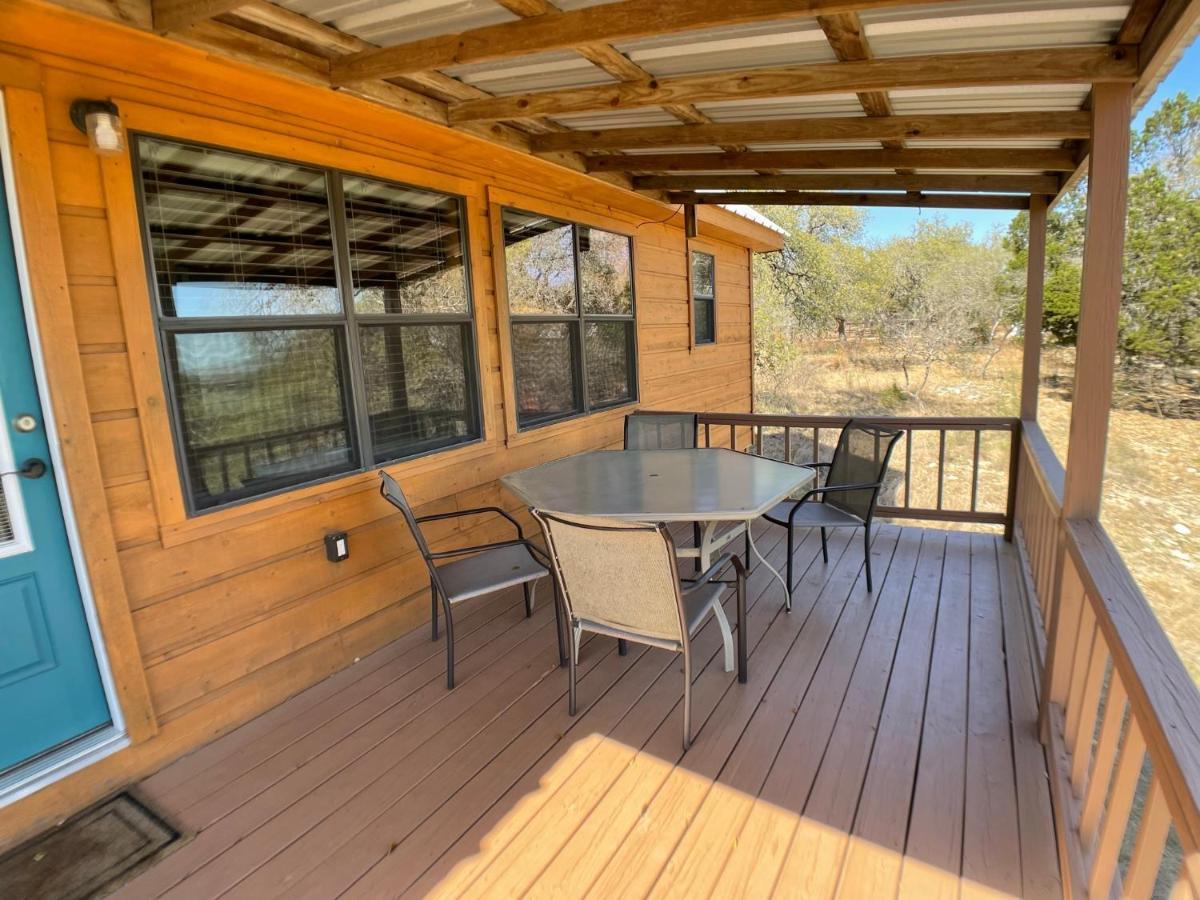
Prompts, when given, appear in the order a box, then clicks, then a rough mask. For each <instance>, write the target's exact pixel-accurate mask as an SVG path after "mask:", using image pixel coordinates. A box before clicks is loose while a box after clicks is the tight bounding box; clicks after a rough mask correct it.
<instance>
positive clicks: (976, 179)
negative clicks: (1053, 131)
mask: <svg viewBox="0 0 1200 900" xmlns="http://www.w3.org/2000/svg"><path fill="white" fill-rule="evenodd" d="M1058 185H1059V176H1057V175H957V174H952V175H944V174H941V173H930V174H915V175H879V174H874V173H868V172H839V173H836V174H834V173H830V172H815V173H812V174H808V175H700V176H695V175H643V176H641V177H639V178H635V179H633V186H634V187H635V188H637V189H638V190H658V191H836V190H843V191H991V192H994V193H1014V194H1053V193H1055V192H1056V191H1057V190H1058Z"/></svg>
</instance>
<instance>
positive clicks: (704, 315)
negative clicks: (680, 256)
mask: <svg viewBox="0 0 1200 900" xmlns="http://www.w3.org/2000/svg"><path fill="white" fill-rule="evenodd" d="M692 320H693V322H694V323H695V326H696V343H697V344H711V343H714V342H715V341H716V339H717V262H716V260H715V259H713V255H712V254H711V253H701V252H700V251H699V250H693V251H692Z"/></svg>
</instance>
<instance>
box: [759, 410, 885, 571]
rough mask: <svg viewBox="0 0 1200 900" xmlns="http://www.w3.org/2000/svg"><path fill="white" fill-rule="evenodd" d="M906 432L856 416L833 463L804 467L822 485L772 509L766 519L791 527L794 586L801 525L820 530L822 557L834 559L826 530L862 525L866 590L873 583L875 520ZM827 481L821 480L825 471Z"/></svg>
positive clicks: (789, 539) (789, 561)
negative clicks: (886, 477) (797, 534)
mask: <svg viewBox="0 0 1200 900" xmlns="http://www.w3.org/2000/svg"><path fill="white" fill-rule="evenodd" d="M903 435H904V432H903V431H901V430H897V429H888V428H880V427H879V426H876V425H871V424H869V423H867V422H862V421H860V420H858V419H851V420H850V421H849V422H847V423H846V427H845V428H843V429H842V433H841V435H840V436H839V437H838V442H837V447H835V448H834V451H833V458H832V459H830V461H829V462H817V463H804V464H803V467H804V468H808V469H816V470H817V482H818V485H820V486H818V487H815V488H813V489H812V490H810V491H808V492H807V493H805V494H804V496H802V497H800V498H799V499H798V500H784V501H783V502H782V503H778V504H776V505H775V506H774V507H772V508H771V509H770V510H769V511H768V512H767V514H766V515H765V516H763V518H765V519H766V520H767V521H768V522H772V523H774V524H776V525H782V526H783V527H784V528H786V529H787V583H788V590H789V591H790V590H791V589H792V586H793V584H792V547H793V535H794V534H795V531H796V529H797V528H820V529H821V556H822V558H823V559H824V560H825V562H826V563H828V562H829V545H828V544H827V543H826V531H827V529H830V528H861V529H862V530H863V553H864V556H865V557H866V570H867V590H868V591H870V590H874V586H873V585H872V583H871V519H872V518H873V517H874V515H875V505H876V502H877V501H878V499H879V489H880V488H881V487H883V477H884V475H886V474H887V468H888V461H889V460H890V459H891V456H892V448H893V447H895V446H896V442H897V441H898V440H900V438H901V437H902V436H903ZM822 471H824V472H825V483H824V484H823V485H822V484H820V473H821V472H822Z"/></svg>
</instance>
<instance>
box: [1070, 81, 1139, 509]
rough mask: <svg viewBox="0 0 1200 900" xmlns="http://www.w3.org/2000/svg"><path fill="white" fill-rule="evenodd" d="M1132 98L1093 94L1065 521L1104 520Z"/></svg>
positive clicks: (1110, 89) (1127, 88)
mask: <svg viewBox="0 0 1200 900" xmlns="http://www.w3.org/2000/svg"><path fill="white" fill-rule="evenodd" d="M1132 96H1133V88H1132V86H1131V85H1129V84H1096V85H1093V87H1092V149H1091V157H1090V162H1089V165H1088V195H1087V229H1086V231H1085V233H1084V242H1083V284H1082V288H1081V290H1080V297H1079V332H1078V336H1077V339H1076V342H1075V389H1074V397H1073V399H1072V403H1071V433H1070V443H1069V444H1068V448H1067V469H1066V480H1065V482H1064V487H1063V518H1064V519H1095V518H1097V517H1098V516H1099V515H1100V497H1101V485H1102V482H1103V479H1104V454H1105V450H1106V447H1107V439H1108V414H1109V408H1110V407H1111V405H1112V385H1113V358H1114V356H1115V355H1116V351H1117V315H1118V312H1119V310H1120V306H1121V264H1122V258H1123V255H1124V251H1125V212H1126V195H1127V193H1128V183H1129V125H1130V118H1131V109H1132Z"/></svg>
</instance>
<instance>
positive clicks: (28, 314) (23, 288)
mask: <svg viewBox="0 0 1200 900" xmlns="http://www.w3.org/2000/svg"><path fill="white" fill-rule="evenodd" d="M0 169H2V170H3V179H4V194H5V200H6V203H7V207H8V218H9V237H10V239H11V241H12V249H13V257H14V258H15V260H16V270H17V290H18V292H19V293H20V296H21V308H22V312H23V314H24V317H25V332H26V337H27V339H28V342H29V352H30V357H31V358H32V360H33V375H34V381H35V384H36V386H37V391H38V404H39V406H40V410H39V411H40V413H41V416H42V424H43V427H44V428H45V431H46V440H47V444H48V445H49V448H50V459H51V462H52V465H53V472H54V481H55V486H56V489H57V491H58V502H59V507H60V509H61V511H62V517H63V525H64V527H65V529H66V532H67V544H68V546H69V547H70V551H71V561H72V563H73V566H74V569H75V580H76V582H77V583H78V585H79V596H80V601H81V602H82V604H83V613H84V618H85V620H86V621H87V628H88V634H89V635H90V637H91V641H92V649H93V651H94V653H95V655H96V667H97V669H98V670H99V673H100V683H101V686H102V687H103V689H104V699H105V702H106V703H107V704H108V714H109V718H110V719H111V720H112V721H111V723H110V724H109V725H107V726H104V727H102V728H100V729H98V730H96V731H95V732H92V733H91V734H88V735H87V736H86V737H84V738H81V739H79V740H76V741H72V742H70V743H68V744H66V745H64V746H62V747H59V748H58V749H57V750H53V751H51V752H48V753H45V754H43V755H41V756H39V757H36V758H35V759H34V760H32V761H31V762H29V763H28V764H26V765H23V766H20V767H18V768H17V769H16V770H15V771H13V772H10V773H9V774H8V775H6V776H4V777H0V808H3V807H5V806H7V805H9V804H10V803H14V802H16V801H17V800H20V799H22V798H23V797H27V796H29V795H30V794H32V793H34V792H35V791H38V790H40V789H41V788H43V787H45V786H46V785H48V784H51V783H52V782H54V781H57V780H58V779H60V778H64V777H66V776H67V775H70V774H71V773H73V772H77V771H79V770H80V769H83V768H85V767H87V766H89V765H91V764H92V763H94V762H97V761H98V760H100V759H102V758H103V757H105V756H108V755H110V754H112V753H115V752H117V751H118V750H121V749H123V748H125V747H127V746H128V745H129V743H130V741H129V736H128V734H127V732H126V728H125V720H124V716H123V715H122V710H121V703H120V699H119V697H118V694H117V688H116V682H115V680H114V678H113V673H112V669H111V666H110V665H109V658H108V652H107V648H106V646H105V644H104V638H103V634H102V632H101V630H100V620H99V615H98V612H97V609H96V602H95V597H94V596H93V593H92V584H91V579H90V578H89V576H88V571H87V564H86V561H85V560H84V557H83V552H82V544H81V540H80V535H79V526H78V523H77V521H76V519H75V513H74V506H73V505H72V503H71V493H70V486H69V485H68V484H67V474H66V472H67V470H66V466H65V465H64V464H63V458H62V450H61V447H60V444H59V439H58V427H57V424H56V422H55V418H54V411H53V409H52V408H51V404H50V394H49V384H48V380H47V377H46V366H45V358H44V356H43V353H42V344H41V340H40V337H39V335H38V327H37V317H36V314H35V311H34V308H33V292H32V290H31V289H30V284H31V280H30V277H29V264H28V258H27V257H26V253H25V244H24V240H23V236H22V234H21V228H20V222H21V217H20V209H19V206H18V203H17V187H16V178H15V175H14V171H13V161H12V146H11V139H10V136H9V125H8V117H7V111H6V106H5V97H4V92H3V91H0Z"/></svg>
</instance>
